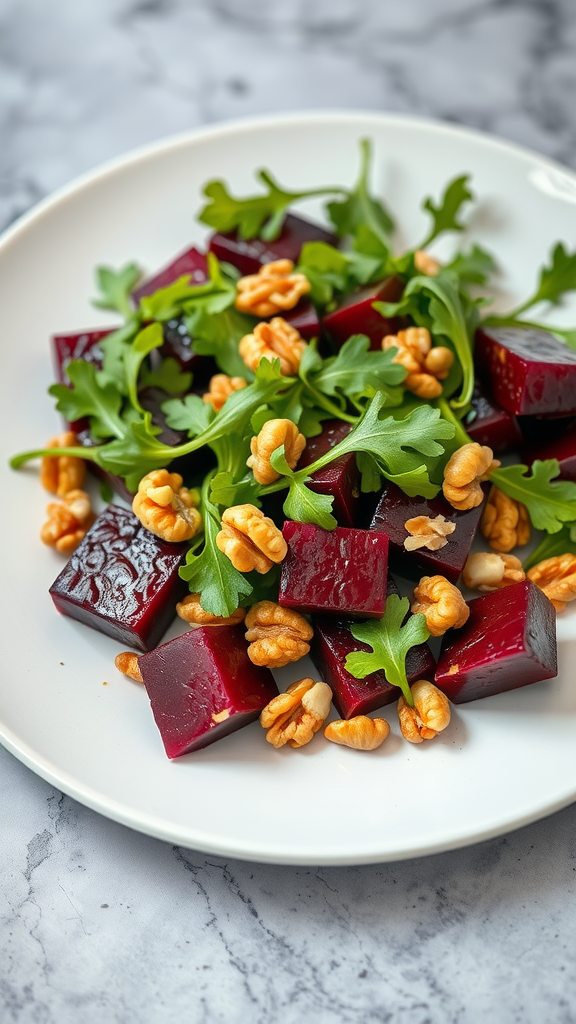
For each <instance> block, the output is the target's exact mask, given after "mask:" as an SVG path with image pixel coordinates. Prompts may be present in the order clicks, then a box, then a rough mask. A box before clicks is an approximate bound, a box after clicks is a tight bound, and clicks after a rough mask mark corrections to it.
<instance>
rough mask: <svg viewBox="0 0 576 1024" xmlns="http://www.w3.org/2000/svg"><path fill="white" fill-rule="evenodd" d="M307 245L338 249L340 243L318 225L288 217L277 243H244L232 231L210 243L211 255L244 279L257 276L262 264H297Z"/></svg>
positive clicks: (257, 239) (257, 241) (216, 235)
mask: <svg viewBox="0 0 576 1024" xmlns="http://www.w3.org/2000/svg"><path fill="white" fill-rule="evenodd" d="M305 242H326V243H327V244H328V245H337V244H338V239H337V238H336V236H335V235H333V234H331V232H330V231H325V230H324V228H321V227H319V226H318V224H312V223H311V222H310V221H308V220H304V219H303V218H302V217H296V216H295V215H294V214H293V213H289V214H288V216H287V217H286V219H285V221H284V226H283V228H282V231H281V232H280V235H279V237H278V238H277V239H276V240H275V241H274V242H264V241H262V239H260V238H250V239H248V240H245V239H243V238H240V237H239V236H238V232H237V231H230V232H228V233H227V234H221V233H220V232H219V231H218V232H216V234H214V235H212V238H211V239H210V251H211V252H213V253H215V254H216V256H217V257H218V259H219V260H223V261H225V262H226V263H232V265H233V266H235V267H237V268H238V270H239V271H240V273H241V274H243V275H246V274H257V273H258V271H259V269H260V267H261V266H262V264H263V263H271V262H272V261H273V260H292V262H293V263H297V262H298V257H299V256H300V250H301V249H302V246H303V245H304V243H305Z"/></svg>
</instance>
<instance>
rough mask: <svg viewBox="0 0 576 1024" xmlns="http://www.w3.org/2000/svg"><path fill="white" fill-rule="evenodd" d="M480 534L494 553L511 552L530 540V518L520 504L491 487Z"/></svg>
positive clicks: (523, 506)
mask: <svg viewBox="0 0 576 1024" xmlns="http://www.w3.org/2000/svg"><path fill="white" fill-rule="evenodd" d="M480 532H481V533H482V536H483V537H485V538H486V540H487V541H488V543H489V544H490V547H491V548H494V550H495V551H511V550H512V548H516V547H522V546H523V545H524V544H527V543H528V541H529V540H530V517H529V515H528V509H527V508H526V506H525V505H522V504H521V502H519V501H515V500H514V498H509V497H508V495H507V494H504V491H501V490H500V488H499V487H492V488H491V490H490V494H489V495H488V501H487V502H486V505H485V507H484V511H483V513H482V518H481V520H480Z"/></svg>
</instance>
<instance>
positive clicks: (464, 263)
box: [444, 245, 496, 284]
mask: <svg viewBox="0 0 576 1024" xmlns="http://www.w3.org/2000/svg"><path fill="white" fill-rule="evenodd" d="M444 269H445V270H449V271H452V273H453V274H455V275H456V276H457V277H458V280H459V281H460V282H463V283H465V284H486V282H487V281H488V279H489V277H490V276H491V275H492V274H493V273H494V271H495V269H496V261H495V260H494V257H493V256H492V255H491V254H490V253H489V252H487V250H486V249H483V248H482V247H481V246H480V245H473V246H472V248H471V249H470V250H469V251H468V252H459V253H457V254H456V256H454V258H453V259H452V260H450V262H449V263H446V265H445V267H444Z"/></svg>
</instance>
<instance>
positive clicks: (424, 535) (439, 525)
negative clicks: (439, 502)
mask: <svg viewBox="0 0 576 1024" xmlns="http://www.w3.org/2000/svg"><path fill="white" fill-rule="evenodd" d="M404 526H405V528H406V530H407V531H408V533H409V534H411V536H410V537H406V540H405V541H404V547H405V548H406V551H416V549H417V548H428V550H429V551H438V550H439V548H443V547H444V546H445V545H446V544H447V543H448V539H447V538H448V537H449V535H450V534H451V533H454V530H455V529H456V523H451V522H449V521H448V520H447V519H446V518H445V517H444V516H436V517H435V519H431V518H430V516H415V517H414V519H407V520H406V522H405V523H404Z"/></svg>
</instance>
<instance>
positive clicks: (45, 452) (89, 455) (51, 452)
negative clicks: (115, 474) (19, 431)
mask: <svg viewBox="0 0 576 1024" xmlns="http://www.w3.org/2000/svg"><path fill="white" fill-rule="evenodd" d="M100 447H102V446H101V445H98V446H96V445H95V446H94V447H93V448H36V449H34V451H30V452H21V453H20V454H19V455H14V457H13V458H11V459H10V463H9V465H10V468H11V469H19V468H20V466H23V465H24V463H25V462H30V460H31V459H42V458H44V457H45V456H59V455H73V456H74V457H75V458H77V459H86V460H87V461H88V462H96V463H97V462H98V459H97V452H98V449H99V448H100Z"/></svg>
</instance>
